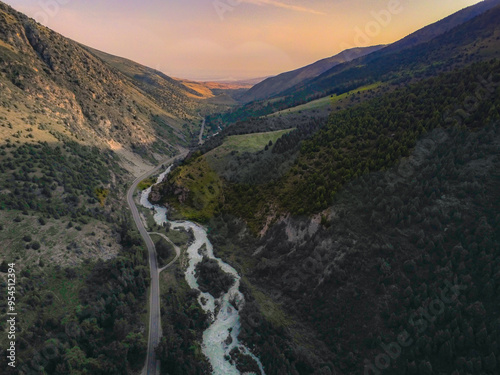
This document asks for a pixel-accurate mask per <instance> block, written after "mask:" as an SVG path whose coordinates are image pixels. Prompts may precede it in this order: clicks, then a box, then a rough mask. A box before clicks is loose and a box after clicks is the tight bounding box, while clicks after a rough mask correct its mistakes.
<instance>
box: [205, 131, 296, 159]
mask: <svg viewBox="0 0 500 375" xmlns="http://www.w3.org/2000/svg"><path fill="white" fill-rule="evenodd" d="M292 130H293V129H287V130H279V131H275V132H267V133H253V134H244V135H233V136H230V137H227V138H226V139H225V140H224V143H223V144H222V146H219V147H217V148H216V149H214V150H212V151H210V152H209V153H208V154H207V156H209V155H210V156H213V155H218V156H219V157H222V156H225V155H227V154H229V153H231V152H233V151H236V152H240V153H243V152H257V151H260V150H262V149H263V148H264V147H266V145H267V144H269V142H270V141H271V142H272V143H273V144H274V143H275V142H276V140H277V139H278V138H280V137H281V136H283V135H284V134H287V133H289V132H290V131H292Z"/></svg>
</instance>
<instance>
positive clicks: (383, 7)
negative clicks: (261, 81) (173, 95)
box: [5, 0, 480, 80]
mask: <svg viewBox="0 0 500 375" xmlns="http://www.w3.org/2000/svg"><path fill="white" fill-rule="evenodd" d="M5 2H6V3H8V4H9V5H11V6H13V7H14V8H15V9H17V10H19V11H21V12H23V13H26V14H27V15H29V16H30V17H33V18H35V19H36V20H37V21H39V22H41V23H43V24H44V25H46V26H48V27H50V28H52V29H54V30H56V31H58V32H60V33H61V34H63V35H65V36H67V37H69V38H72V39H74V40H76V41H79V42H81V43H84V44H86V45H89V46H91V47H94V48H97V49H100V50H103V51H105V52H108V53H112V54H115V55H118V56H123V57H127V58H130V59H132V60H134V61H137V62H140V63H142V64H144V65H147V66H150V67H152V68H156V69H158V70H161V71H163V72H164V73H166V74H168V75H170V76H173V77H182V78H190V79H196V80H221V79H240V78H254V77H262V76H269V75H274V74H278V73H281V72H283V71H287V70H291V69H295V68H298V67H301V66H304V65H307V64H309V63H312V62H314V61H316V60H319V59H322V58H325V57H329V56H332V55H335V54H337V53H338V52H341V51H342V50H344V49H346V48H349V47H358V46H364V45H375V44H386V43H391V42H394V41H396V40H398V39H400V38H402V37H404V36H406V35H408V34H409V33H411V32H413V31H415V30H417V29H419V28H421V27H423V26H425V25H428V24H430V23H433V22H435V21H437V20H439V19H441V18H444V17H446V16H448V15H450V14H452V13H454V12H455V11H457V10H460V9H462V8H465V7H467V6H469V5H472V4H476V3H479V2H480V1H478V0H439V1H436V0H308V1H298V0H7V1H5ZM360 32H363V34H364V35H363V36H360Z"/></svg>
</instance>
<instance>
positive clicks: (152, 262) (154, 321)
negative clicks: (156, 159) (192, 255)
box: [127, 151, 187, 375]
mask: <svg viewBox="0 0 500 375" xmlns="http://www.w3.org/2000/svg"><path fill="white" fill-rule="evenodd" d="M186 155H187V151H182V153H181V154H180V155H178V156H176V157H173V158H170V159H167V160H164V161H163V163H161V164H160V165H158V166H157V167H155V168H153V169H152V170H150V171H149V172H146V173H144V174H143V175H142V176H140V177H138V178H137V179H136V180H135V181H134V182H133V183H132V186H131V187H130V189H129V190H128V192H127V203H128V205H129V207H130V210H131V211H132V217H133V218H134V222H135V225H136V226H137V229H138V230H139V233H140V234H141V236H142V238H143V239H144V242H145V243H146V246H147V248H148V253H149V267H150V272H151V285H150V297H149V304H150V309H149V337H148V353H147V357H146V364H145V366H144V369H143V370H142V374H143V375H159V374H160V361H158V360H157V359H156V353H155V348H156V346H157V345H158V344H159V342H160V338H161V316H160V281H159V274H160V271H159V270H158V260H157V257H156V249H155V245H154V243H153V241H152V240H151V237H150V236H149V233H148V231H147V230H146V228H145V227H144V224H143V222H142V220H141V217H140V215H139V210H138V209H137V206H136V205H135V202H134V193H135V191H136V189H137V185H139V183H140V182H141V181H142V180H145V179H146V178H148V177H150V176H151V175H153V174H154V173H156V172H157V171H158V170H159V169H160V168H161V167H162V166H163V165H165V164H166V165H168V164H172V163H173V162H174V161H175V160H176V159H179V158H183V157H185V156H186ZM176 252H177V249H176ZM176 259H177V257H176Z"/></svg>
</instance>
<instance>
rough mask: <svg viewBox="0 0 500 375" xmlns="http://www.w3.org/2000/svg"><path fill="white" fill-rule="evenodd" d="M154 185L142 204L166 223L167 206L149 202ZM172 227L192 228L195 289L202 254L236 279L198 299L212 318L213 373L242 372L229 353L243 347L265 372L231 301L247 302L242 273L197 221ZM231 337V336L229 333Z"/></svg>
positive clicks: (206, 335)
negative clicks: (243, 338) (217, 251)
mask: <svg viewBox="0 0 500 375" xmlns="http://www.w3.org/2000/svg"><path fill="white" fill-rule="evenodd" d="M170 169H171V167H169V168H168V169H167V170H166V171H165V172H163V173H162V174H161V175H160V176H159V177H158V179H157V181H156V183H157V184H159V183H160V182H162V181H163V179H164V178H165V176H166V175H167V174H168V173H169V172H170ZM151 188H152V187H150V188H148V189H146V190H144V191H143V192H142V194H141V201H140V202H141V205H143V206H144V207H146V208H148V209H154V211H155V214H154V220H155V222H156V223H157V224H158V225H163V224H164V223H166V222H168V219H167V209H166V208H165V207H161V206H157V205H153V204H151V203H150V202H149V200H148V197H149V193H150V192H151ZM170 224H171V228H172V229H176V228H184V229H185V230H187V231H189V230H190V229H191V230H192V231H193V234H194V239H195V240H194V242H193V243H192V244H191V245H190V246H189V248H188V249H187V255H188V257H189V265H188V268H187V270H186V273H185V277H186V281H187V283H188V285H189V286H190V287H191V288H192V289H196V290H198V291H200V289H199V285H198V282H197V279H196V276H195V269H196V265H197V264H198V263H200V262H201V261H202V259H203V256H204V255H205V256H207V257H208V258H210V259H215V260H216V261H217V262H218V264H219V266H220V268H221V269H222V270H223V271H224V272H226V273H228V274H230V275H232V276H233V277H234V279H235V281H234V284H233V286H232V287H231V289H229V291H228V292H227V293H226V294H224V295H223V296H222V297H220V298H214V297H213V296H212V295H211V294H209V293H203V292H201V291H200V296H199V297H198V302H199V304H200V306H201V307H202V308H203V310H205V312H207V313H208V315H209V316H210V319H211V325H210V326H209V327H208V328H207V329H206V330H205V332H203V344H202V351H203V354H204V355H205V356H206V357H207V358H208V360H209V361H210V364H211V365H212V368H213V374H214V375H219V374H220V375H240V372H239V371H238V369H237V368H236V366H235V365H234V364H232V363H231V362H229V361H228V360H227V359H226V358H229V353H230V352H231V350H232V349H234V348H239V349H240V351H241V352H242V353H244V354H246V355H248V356H250V357H252V358H253V360H254V361H255V362H256V363H257V364H258V366H259V369H260V372H261V374H260V375H265V372H264V368H263V366H262V363H261V362H260V360H259V358H257V357H256V356H255V355H254V354H253V353H251V352H250V350H249V349H248V348H247V347H246V346H245V345H243V344H242V343H240V342H239V341H238V335H239V333H240V328H241V324H240V316H239V313H238V310H237V309H236V308H235V307H234V306H233V305H232V302H233V303H235V304H236V305H237V306H238V308H239V309H241V308H242V307H243V305H244V303H245V298H244V296H243V294H242V293H241V292H240V290H239V288H240V275H238V272H236V270H235V269H234V268H233V267H231V266H230V265H229V264H227V263H224V262H223V261H222V260H221V259H219V258H216V257H215V256H214V253H213V246H212V244H211V243H210V241H209V240H208V237H207V232H206V230H205V229H204V228H203V227H201V226H200V225H198V224H195V223H192V222H190V221H172V222H170ZM203 245H205V246H206V250H205V251H203V253H202V254H200V253H201V251H199V250H200V248H202V247H203ZM229 335H230V336H231V340H228V336H229Z"/></svg>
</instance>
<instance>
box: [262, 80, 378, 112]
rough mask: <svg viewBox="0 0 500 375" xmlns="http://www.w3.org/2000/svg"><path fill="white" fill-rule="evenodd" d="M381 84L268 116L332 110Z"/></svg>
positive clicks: (329, 96)
mask: <svg viewBox="0 0 500 375" xmlns="http://www.w3.org/2000/svg"><path fill="white" fill-rule="evenodd" d="M380 85H381V83H380V82H378V83H374V84H371V85H367V86H363V87H360V88H358V89H355V90H351V91H349V92H346V93H343V94H340V95H337V94H332V95H328V96H325V97H324V98H320V99H316V100H313V101H310V102H309V103H306V104H301V105H298V106H296V107H292V108H288V109H285V110H282V111H278V112H276V113H273V114H271V115H268V116H278V115H286V114H290V113H296V112H301V111H308V110H313V109H322V108H332V107H333V106H335V105H336V104H337V103H338V102H340V101H342V100H344V99H346V98H348V97H349V96H351V95H355V94H361V93H364V92H365V91H372V90H375V89H377V88H378V87H380Z"/></svg>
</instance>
